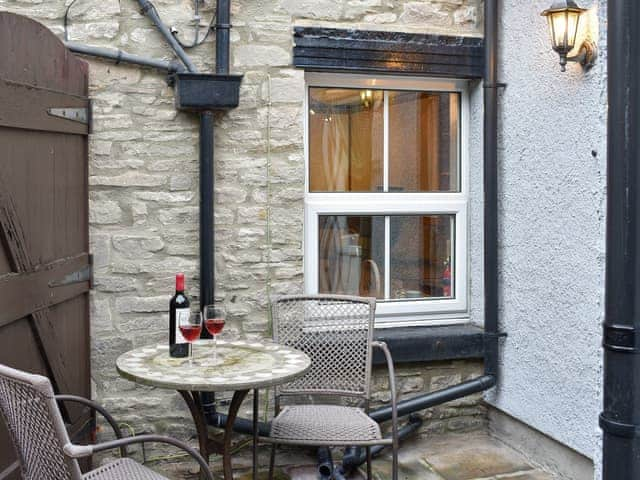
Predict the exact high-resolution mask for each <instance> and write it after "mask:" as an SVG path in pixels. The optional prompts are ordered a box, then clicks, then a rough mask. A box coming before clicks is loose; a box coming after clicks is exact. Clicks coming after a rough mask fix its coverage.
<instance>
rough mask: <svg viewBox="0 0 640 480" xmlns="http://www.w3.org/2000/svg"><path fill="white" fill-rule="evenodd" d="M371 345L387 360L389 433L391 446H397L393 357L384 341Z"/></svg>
mask: <svg viewBox="0 0 640 480" xmlns="http://www.w3.org/2000/svg"><path fill="white" fill-rule="evenodd" d="M371 345H372V346H373V347H376V348H379V349H380V350H382V353H383V354H384V358H385V360H386V361H387V370H388V372H389V390H391V435H392V440H393V448H394V449H397V448H398V443H399V440H398V405H397V399H396V373H395V368H394V367H393V358H392V357H391V352H390V351H389V347H388V346H387V344H386V343H385V342H381V341H378V340H374V341H373V342H371Z"/></svg>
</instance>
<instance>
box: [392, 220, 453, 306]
mask: <svg viewBox="0 0 640 480" xmlns="http://www.w3.org/2000/svg"><path fill="white" fill-rule="evenodd" d="M454 219H455V216H454V215H426V216H422V215H408V216H392V217H391V236H390V243H391V245H390V250H391V260H390V286H391V298H393V299H403V298H407V299H409V298H428V297H453V296H455V295H454V289H453V287H454V283H453V279H454V276H453V272H452V269H453V265H452V264H451V246H452V244H453V242H454Z"/></svg>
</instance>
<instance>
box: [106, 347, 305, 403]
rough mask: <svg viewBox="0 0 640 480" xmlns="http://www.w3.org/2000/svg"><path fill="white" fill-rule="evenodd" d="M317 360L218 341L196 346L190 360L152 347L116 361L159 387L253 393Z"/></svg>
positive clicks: (131, 376)
mask: <svg viewBox="0 0 640 480" xmlns="http://www.w3.org/2000/svg"><path fill="white" fill-rule="evenodd" d="M310 366H311V359H310V358H309V357H308V356H307V355H306V354H304V353H303V352H301V351H299V350H295V349H293V348H289V347H284V346H282V345H278V344H276V343H272V342H266V341H260V342H257V341H251V340H218V349H217V354H216V355H215V357H214V352H213V341H212V340H198V341H196V342H194V344H193V363H192V364H190V362H189V358H172V357H170V356H169V345H149V346H146V347H141V348H136V349H135V350H131V351H129V352H126V353H123V354H122V355H120V356H119V357H118V359H117V360H116V367H117V369H118V373H120V375H122V376H123V377H124V378H126V379H128V380H131V381H134V382H136V383H140V384H143V385H149V386H152V387H159V388H170V389H174V390H196V391H201V392H218V391H235V390H249V389H254V388H264V387H269V386H272V385H277V384H281V383H286V382H288V381H291V380H294V379H295V378H297V377H299V376H301V375H303V374H304V373H305V372H306V371H307V370H308V369H309V367H310Z"/></svg>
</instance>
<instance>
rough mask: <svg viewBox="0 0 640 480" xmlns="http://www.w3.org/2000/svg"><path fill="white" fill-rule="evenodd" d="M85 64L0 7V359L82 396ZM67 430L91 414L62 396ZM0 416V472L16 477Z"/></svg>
mask: <svg viewBox="0 0 640 480" xmlns="http://www.w3.org/2000/svg"><path fill="white" fill-rule="evenodd" d="M87 77H88V65H87V63H86V62H84V61H82V60H80V59H78V58H77V57H75V56H74V55H73V54H72V53H71V52H69V51H68V50H67V49H66V48H65V47H64V45H63V44H62V42H61V41H60V40H59V39H58V38H57V37H56V36H55V35H53V34H52V33H51V32H50V31H49V30H48V29H47V28H45V27H44V26H42V25H40V24H39V23H37V22H35V21H33V20H30V19H28V18H26V17H22V16H19V15H14V14H10V13H6V12H0V363H4V364H8V365H10V366H13V367H16V368H20V369H24V370H27V371H30V372H36V373H41V374H43V375H47V376H48V377H49V378H51V379H52V381H53V384H54V388H55V389H56V391H58V392H64V393H72V394H76V395H83V396H90V394H91V389H90V377H89V375H90V364H89V307H88V304H89V299H88V290H89V267H90V266H89V263H90V262H89V254H88V252H89V234H88V192H87V188H88V187H87V183H88V182H87V175H88V172H87V140H88V139H87V135H88V132H89V128H88V120H89V109H88V107H89V101H88V99H87V88H88V79H87ZM63 413H64V415H65V416H66V420H67V421H69V422H70V424H71V430H72V432H75V433H78V432H85V433H79V435H86V432H87V430H88V429H87V426H88V425H89V423H90V420H91V416H90V414H89V413H88V412H87V411H86V410H85V409H83V408H79V407H77V406H71V405H70V406H69V408H66V409H65V411H64V412H63ZM15 467H16V464H15V454H14V452H13V448H12V447H11V444H10V443H9V438H8V436H7V432H6V430H5V426H4V425H3V424H2V421H0V480H4V479H14V478H19V476H18V472H17V471H16V468H15Z"/></svg>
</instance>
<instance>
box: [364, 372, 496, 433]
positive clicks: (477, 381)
mask: <svg viewBox="0 0 640 480" xmlns="http://www.w3.org/2000/svg"><path fill="white" fill-rule="evenodd" d="M495 384H496V377H494V376H493V375H483V376H482V377H478V378H474V379H473V380H469V381H467V382H463V383H460V384H458V385H454V386H452V387H448V388H443V389H442V390H436V391H435V392H430V393H426V394H424V395H418V396H416V397H413V398H410V399H408V400H403V401H402V402H399V403H398V416H399V417H402V416H405V415H409V414H410V413H414V412H417V411H419V410H424V409H426V408H430V407H434V406H436V405H440V404H442V403H446V402H449V401H451V400H456V399H458V398H462V397H466V396H467V395H471V394H474V393H478V392H483V391H484V390H488V389H489V388H491V387H493V386H494V385H495ZM369 416H370V417H371V418H373V419H374V420H375V421H376V422H384V421H386V420H390V419H391V407H389V406H388V407H382V408H380V409H378V410H374V411H373V412H370V413H369Z"/></svg>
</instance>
